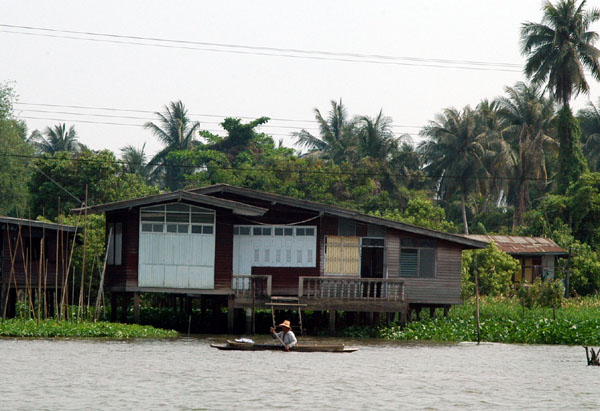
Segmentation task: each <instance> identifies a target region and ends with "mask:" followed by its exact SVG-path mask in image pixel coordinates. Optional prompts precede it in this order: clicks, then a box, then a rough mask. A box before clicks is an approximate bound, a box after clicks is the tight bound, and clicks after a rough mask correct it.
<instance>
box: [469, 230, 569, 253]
mask: <svg viewBox="0 0 600 411" xmlns="http://www.w3.org/2000/svg"><path fill="white" fill-rule="evenodd" d="M464 237H467V238H471V239H473V240H478V241H484V242H487V243H491V242H492V241H493V242H494V243H496V245H497V246H498V248H499V249H500V250H502V251H504V252H505V253H507V254H511V255H544V254H546V255H566V254H567V252H566V251H565V250H563V249H562V248H560V247H559V246H558V245H557V244H556V243H555V242H554V241H552V240H551V239H549V238H545V237H522V236H508V235H480V234H468V235H464Z"/></svg>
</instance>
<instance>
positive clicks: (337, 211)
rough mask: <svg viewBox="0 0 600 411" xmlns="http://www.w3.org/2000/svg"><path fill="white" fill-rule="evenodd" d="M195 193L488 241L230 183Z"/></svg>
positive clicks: (469, 242)
mask: <svg viewBox="0 0 600 411" xmlns="http://www.w3.org/2000/svg"><path fill="white" fill-rule="evenodd" d="M189 191H191V192H194V193H201V194H207V195H208V194H215V193H222V192H225V193H231V194H235V195H240V196H245V197H249V198H256V199H259V200H263V201H268V202H270V203H280V204H284V205H289V206H293V207H299V208H304V209H308V210H313V211H316V212H320V213H323V214H330V215H334V216H338V217H343V218H348V219H353V220H356V221H360V222H363V223H366V224H374V225H379V226H384V227H389V228H394V229H397V230H402V231H406V232H409V233H413V234H418V235H423V236H427V237H433V238H437V239H440V240H445V241H449V242H452V243H458V244H461V245H464V246H467V247H470V248H485V247H486V246H487V243H486V242H482V241H480V240H476V239H470V238H466V237H463V236H461V235H456V234H449V233H444V232H442V231H436V230H431V229H428V228H423V227H418V226H414V225H411V224H406V223H401V222H398V221H392V220H386V219H385V218H379V217H373V216H370V215H366V214H362V213H359V212H357V211H353V210H349V209H347V208H342V207H338V206H334V205H329V204H322V203H317V202H314V201H309V200H301V199H297V198H293V197H287V196H283V195H279V194H272V193H266V192H264V191H257V190H251V189H249V188H242V187H236V186H230V185H228V184H215V185H212V186H207V187H201V188H196V189H191V190H189Z"/></svg>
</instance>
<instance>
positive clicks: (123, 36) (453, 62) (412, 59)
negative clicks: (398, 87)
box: [0, 24, 521, 68]
mask: <svg viewBox="0 0 600 411" xmlns="http://www.w3.org/2000/svg"><path fill="white" fill-rule="evenodd" d="M0 27H9V28H18V29H24V30H38V31H48V32H57V33H69V34H83V35H88V36H100V37H112V38H122V39H132V40H146V41H158V42H166V43H177V44H194V45H202V46H217V47H227V48H242V49H248V50H268V51H277V52H291V53H302V54H325V55H333V56H345V57H361V58H378V59H391V60H410V61H419V62H434V63H452V64H473V65H486V66H499V67H512V68H521V65H520V64H517V63H503V62H489V61H475V60H452V59H437V58H436V59H428V58H421V57H407V56H389V55H382V54H362V53H347V52H334V51H327V50H305V49H295V48H278V47H265V46H248V45H242V44H231V43H210V42H201V41H190V40H176V39H165V38H158V37H142V36H127V35H120V34H110V33H97V32H89V31H75V30H64V29H52V28H46V27H33V26H18V25H12V24H0Z"/></svg>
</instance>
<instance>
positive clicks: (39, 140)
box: [28, 123, 85, 154]
mask: <svg viewBox="0 0 600 411" xmlns="http://www.w3.org/2000/svg"><path fill="white" fill-rule="evenodd" d="M44 136H45V137H44ZM78 139H79V137H78V136H77V131H75V126H71V127H69V129H67V126H66V124H65V123H62V124H57V125H55V126H54V127H53V128H50V127H47V128H46V130H44V133H43V134H42V133H40V132H39V131H38V130H35V131H33V132H32V133H31V136H30V137H29V139H28V140H29V141H30V142H31V143H32V144H33V145H34V146H36V147H37V149H38V150H39V151H40V152H42V153H48V154H54V153H58V152H60V151H68V152H70V153H78V152H80V151H81V150H82V149H83V148H84V147H85V146H84V145H82V144H80V143H79V141H78Z"/></svg>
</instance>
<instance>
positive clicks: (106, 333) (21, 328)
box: [0, 319, 179, 339]
mask: <svg viewBox="0 0 600 411" xmlns="http://www.w3.org/2000/svg"><path fill="white" fill-rule="evenodd" d="M178 335H179V333H177V332H176V331H173V330H163V329H160V328H154V327H151V326H142V325H136V324H116V323H109V322H105V321H99V322H92V321H80V322H77V321H65V320H60V321H59V320H54V319H47V320H41V321H39V322H38V321H36V320H34V319H28V320H22V319H8V320H4V321H0V336H2V337H33V338H54V337H66V338H114V339H129V338H174V337H177V336H178Z"/></svg>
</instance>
